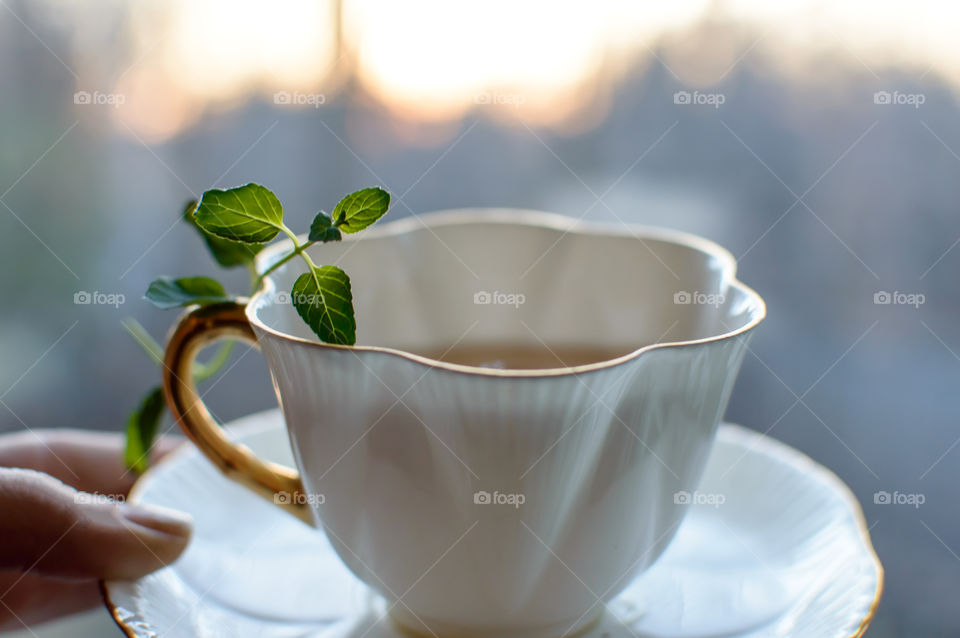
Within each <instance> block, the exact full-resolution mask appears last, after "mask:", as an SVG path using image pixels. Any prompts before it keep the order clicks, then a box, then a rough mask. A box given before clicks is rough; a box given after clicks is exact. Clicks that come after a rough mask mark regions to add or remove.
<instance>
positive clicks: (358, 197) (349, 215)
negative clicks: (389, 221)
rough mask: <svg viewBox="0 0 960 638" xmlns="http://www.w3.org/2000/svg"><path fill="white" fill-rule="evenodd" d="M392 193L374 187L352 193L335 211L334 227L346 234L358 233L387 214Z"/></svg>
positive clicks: (341, 201)
mask: <svg viewBox="0 0 960 638" xmlns="http://www.w3.org/2000/svg"><path fill="white" fill-rule="evenodd" d="M389 206H390V193H388V192H387V191H385V190H383V189H382V188H379V187H377V186H374V187H373V188H364V189H363V190H359V191H357V192H356V193H350V194H349V195H347V196H346V197H344V198H343V199H341V200H340V203H339V204H337V207H336V208H334V209H333V223H334V225H335V226H336V227H337V228H339V229H340V230H342V231H343V232H345V233H356V232H359V231H361V230H363V229H364V228H366V227H367V226H369V225H370V224H372V223H374V222H375V221H377V220H378V219H380V218H381V217H383V215H384V214H385V213H386V212H387V208H389Z"/></svg>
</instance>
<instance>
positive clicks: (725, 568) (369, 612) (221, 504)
mask: <svg viewBox="0 0 960 638" xmlns="http://www.w3.org/2000/svg"><path fill="white" fill-rule="evenodd" d="M231 431H232V433H233V435H234V436H235V437H236V438H237V440H239V441H241V442H243V443H245V444H247V445H248V446H250V447H251V448H252V449H253V450H254V451H256V452H257V453H258V454H261V455H263V456H264V457H266V458H270V459H273V460H276V461H280V462H285V463H290V462H292V455H291V451H290V449H289V445H288V443H287V439H286V436H285V433H284V424H283V421H282V418H281V416H280V414H279V412H277V411H272V412H267V413H262V414H259V415H253V416H250V417H247V418H245V419H242V420H241V421H240V422H238V423H237V424H236V427H233V428H231ZM689 498H690V501H691V503H692V504H691V506H690V513H689V515H688V516H687V517H686V518H685V519H684V520H683V522H682V523H681V524H679V526H678V527H679V529H678V530H677V533H676V538H675V539H674V541H673V543H672V544H671V545H670V547H669V548H668V549H667V550H666V552H665V553H664V554H663V556H661V557H660V559H659V560H658V561H657V562H656V563H655V564H654V565H653V566H652V567H651V568H650V569H649V570H648V571H646V572H645V573H644V574H642V575H641V576H639V577H633V578H631V579H629V581H628V582H627V584H626V587H625V588H624V590H623V591H622V592H621V593H619V594H618V595H616V596H614V597H613V598H612V599H611V600H610V601H609V602H608V603H607V604H606V605H603V606H602V609H603V610H604V611H603V615H602V616H601V618H600V620H599V624H597V625H595V626H593V627H592V628H589V629H588V630H587V631H586V633H585V634H582V635H583V636H585V637H586V638H628V637H632V638H638V637H639V638H706V637H708V636H727V637H730V638H783V637H788V636H789V637H793V638H824V637H835V638H846V637H848V636H859V635H860V634H861V633H862V631H864V630H865V629H866V626H867V623H868V622H869V619H870V617H871V616H872V614H873V611H874V609H875V606H876V604H877V602H878V600H879V597H880V591H881V587H882V579H883V572H882V568H881V566H880V564H879V562H878V560H877V558H876V555H875V554H874V552H873V549H872V547H871V545H870V540H869V537H868V534H867V531H866V529H865V526H864V524H863V519H862V514H861V512H860V508H859V505H858V504H857V503H856V501H855V499H854V498H853V496H852V495H851V494H850V492H849V490H848V489H847V488H846V487H845V486H844V485H843V484H842V483H841V482H840V481H839V479H837V478H836V476H835V475H833V474H832V473H830V472H829V471H827V470H825V469H824V468H822V467H821V466H819V465H817V464H816V463H814V462H813V461H811V460H810V459H809V458H807V457H805V456H803V455H802V454H800V453H798V452H796V451H795V450H793V449H791V448H789V447H788V446H786V445H784V444H782V443H778V442H776V441H775V440H773V439H770V438H768V437H764V436H762V435H759V434H756V433H754V432H751V431H749V430H746V429H743V428H740V427H738V426H732V425H723V426H721V427H720V429H719V433H718V435H717V441H716V445H715V446H714V447H713V450H712V452H711V453H710V457H709V459H708V461H707V462H706V469H705V472H704V475H703V477H702V479H701V481H700V484H699V486H698V488H697V489H696V490H695V491H694V492H692V493H691V494H690V497H689ZM131 500H132V501H138V502H147V503H155V504H158V505H164V506H167V507H173V508H177V509H180V510H184V511H187V512H189V513H190V514H191V515H192V516H193V517H194V520H195V524H196V531H195V536H194V539H193V541H192V543H191V545H190V547H189V548H188V550H187V552H186V553H185V554H184V555H183V556H182V557H181V558H180V560H178V561H177V562H176V563H175V564H174V565H172V566H170V567H169V568H166V569H164V570H162V571H160V572H157V573H154V574H152V575H150V576H147V577H145V578H143V579H141V580H139V581H136V582H109V583H105V585H104V591H105V594H106V597H107V605H108V608H109V609H110V611H111V613H112V614H113V615H114V617H115V619H116V620H117V622H118V623H119V624H120V626H121V628H122V629H123V630H124V631H125V632H126V633H127V634H128V635H129V636H134V637H137V638H156V637H158V636H162V637H163V638H221V637H223V638H227V637H230V638H236V637H238V636H263V637H265V638H293V637H295V636H296V637H302V638H307V637H310V638H400V637H401V635H402V634H401V633H399V632H398V629H397V628H396V626H395V625H394V624H393V623H392V622H391V621H390V620H389V618H388V617H387V616H386V608H387V607H388V606H389V603H388V602H387V601H386V600H385V599H383V598H381V597H380V596H379V595H377V594H376V593H375V592H374V591H372V590H371V589H370V588H369V587H368V586H366V585H364V584H363V583H362V582H361V581H359V580H358V579H357V578H356V577H355V576H354V575H353V574H352V573H351V572H350V570H348V569H347V568H346V567H345V566H344V565H343V563H342V562H341V560H340V559H339V557H338V555H337V552H336V551H335V550H334V548H333V546H332V545H331V543H330V542H329V540H328V539H327V538H326V537H325V536H324V535H322V534H318V533H317V532H316V531H315V530H313V529H311V528H309V527H308V526H306V525H303V524H302V523H301V522H299V521H298V520H296V519H295V518H293V517H291V516H289V515H287V514H286V513H284V512H282V511H280V510H279V509H277V508H275V507H273V506H272V505H271V504H269V503H267V502H265V501H263V500H262V499H260V498H259V497H257V496H255V495H254V494H252V493H251V492H249V491H247V490H245V489H244V488H242V487H240V486H238V485H237V484H235V483H233V482H231V481H230V480H228V479H227V478H225V477H224V476H223V475H222V474H221V473H220V472H218V471H217V470H216V469H215V468H214V467H213V466H212V465H211V464H210V463H209V462H208V461H207V460H206V459H204V458H203V457H202V456H201V455H200V453H199V452H198V451H197V450H196V449H193V448H192V447H190V446H184V447H183V448H181V449H180V450H179V451H178V452H176V453H174V454H173V455H172V457H171V458H170V459H169V460H168V461H166V462H164V463H162V464H160V465H159V466H157V467H156V468H154V469H152V470H150V471H149V472H148V473H147V474H146V475H144V477H143V478H141V480H140V481H139V482H138V484H137V485H136V486H135V488H134V490H133V493H132V495H131ZM618 567H619V568H620V569H621V570H622V571H624V572H627V571H630V567H631V566H630V565H629V563H628V561H627V560H624V561H622V562H621V563H620V565H618ZM601 593H602V592H597V597H595V599H594V600H595V602H596V598H599V597H600V594H601ZM598 604H599V603H598ZM503 635H504V636H509V635H510V634H509V633H505V634H503Z"/></svg>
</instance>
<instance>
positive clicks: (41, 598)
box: [0, 573, 103, 633]
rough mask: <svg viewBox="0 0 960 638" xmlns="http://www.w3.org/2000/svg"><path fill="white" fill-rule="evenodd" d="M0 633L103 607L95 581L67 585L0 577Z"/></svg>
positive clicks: (34, 577) (13, 575)
mask: <svg viewBox="0 0 960 638" xmlns="http://www.w3.org/2000/svg"><path fill="white" fill-rule="evenodd" d="M0 603H2V604H0V633H2V632H4V631H14V630H17V629H23V628H24V627H27V628H30V627H32V626H33V625H35V624H37V623H40V622H45V621H47V620H53V619H54V618H58V617H60V616H66V615H69V614H75V613H77V612H81V611H85V610H87V609H93V608H95V607H98V606H100V605H102V604H103V596H102V594H101V593H100V587H99V584H98V583H97V581H95V580H82V581H69V580H55V579H52V578H43V577H41V576H39V575H37V574H18V573H7V574H0Z"/></svg>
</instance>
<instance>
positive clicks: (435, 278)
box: [164, 210, 765, 638]
mask: <svg viewBox="0 0 960 638" xmlns="http://www.w3.org/2000/svg"><path fill="white" fill-rule="evenodd" d="M286 249H289V246H284V245H282V244H280V245H278V246H276V247H271V248H268V249H266V250H264V251H263V252H262V253H261V256H260V263H259V266H260V267H261V269H262V268H265V267H266V266H267V265H269V264H270V263H271V261H275V260H276V259H277V258H278V256H279V255H280V254H281V251H283V250H286ZM311 254H312V257H313V258H314V261H316V262H317V263H335V264H337V265H339V266H340V267H341V268H343V269H344V270H345V271H346V272H347V273H349V275H350V277H351V279H352V282H353V293H354V303H355V307H356V314H357V335H358V339H359V342H360V343H362V344H363V345H359V346H356V347H343V346H333V345H327V344H323V343H319V342H318V341H317V340H316V339H315V338H313V336H312V333H311V332H310V330H309V328H308V327H307V326H306V325H305V324H304V323H303V322H302V320H301V319H300V317H299V316H298V315H297V314H296V312H295V310H294V309H293V308H292V306H291V305H290V304H289V301H288V300H289V297H288V295H286V294H284V292H283V291H288V290H290V288H291V285H292V282H293V280H294V279H295V278H296V276H297V275H298V274H299V270H297V269H296V268H295V264H296V262H291V263H290V264H288V265H285V266H283V267H282V268H281V269H279V270H277V271H276V273H275V274H274V275H272V276H271V277H270V279H269V280H268V281H267V285H266V286H265V289H264V290H262V291H260V292H259V293H257V294H256V295H255V296H254V297H253V298H252V299H251V300H250V301H249V303H248V304H246V305H242V304H222V305H217V306H208V307H205V308H199V309H194V310H192V311H190V312H188V313H187V314H186V315H184V317H183V318H182V319H181V320H180V323H179V325H178V326H177V328H176V330H175V331H174V332H173V334H172V336H171V339H170V342H169V344H168V346H167V353H166V373H165V380H164V382H165V389H166V393H167V400H168V403H169V404H170V408H171V410H172V411H173V412H174V414H175V415H176V416H177V419H178V421H179V422H180V424H181V425H182V427H183V429H184V430H185V431H186V433H187V434H188V435H189V436H190V438H191V439H192V440H193V441H194V442H195V443H196V444H197V445H198V446H199V447H200V449H201V450H202V451H203V452H204V453H205V454H206V455H207V456H208V457H210V459H211V460H212V461H213V462H214V463H216V464H217V465H218V466H219V467H221V468H222V469H223V470H224V471H225V472H227V473H228V474H229V475H230V476H231V477H233V478H236V479H237V480H240V481H242V482H244V483H245V484H247V485H249V486H250V487H252V488H253V489H255V490H257V491H259V492H260V493H262V494H264V495H266V496H267V497H268V498H271V499H272V500H273V501H274V502H275V503H277V504H278V505H281V506H282V507H284V508H286V509H288V510H289V511H291V512H292V513H294V514H296V515H298V516H300V517H301V518H302V519H303V520H304V521H306V522H307V523H309V524H312V525H316V526H317V527H321V526H322V527H323V528H324V529H325V530H326V531H327V533H328V536H329V538H330V540H331V542H332V543H333V546H334V547H335V548H336V550H337V552H338V553H339V555H340V557H341V558H342V559H343V561H344V563H346V565H347V566H348V567H349V568H350V569H351V570H352V571H353V572H354V573H355V574H356V575H357V576H358V577H359V578H360V579H361V580H363V581H364V582H365V583H367V584H368V585H369V586H370V587H372V588H373V589H374V590H376V591H378V592H379V593H380V594H382V595H383V596H384V597H385V598H386V599H387V601H388V606H389V608H390V610H391V615H392V616H393V618H394V619H395V620H396V621H397V622H398V623H400V624H401V625H403V626H405V627H407V628H409V629H412V630H414V631H418V632H420V633H427V634H432V635H437V636H441V637H444V638H446V637H447V636H456V637H458V638H464V637H473V636H483V637H486V636H501V637H502V636H511V637H522V638H528V637H529V638H540V637H551V638H552V637H554V636H564V635H569V634H572V633H576V632H578V631H580V630H581V629H583V628H584V627H586V626H588V625H589V624H590V623H592V622H593V621H595V620H596V619H597V618H598V617H599V615H600V613H601V612H602V610H603V609H604V603H605V602H606V601H608V600H609V599H611V598H612V597H613V596H615V595H616V594H617V593H619V591H620V590H621V589H622V588H623V587H624V586H626V585H627V584H628V583H629V582H630V581H631V579H633V578H634V577H636V575H637V574H638V573H640V572H642V571H643V570H645V569H646V568H647V567H649V566H650V565H651V564H652V563H653V562H654V561H655V560H656V559H657V557H658V556H659V555H660V554H661V553H662V552H663V550H664V549H665V548H666V546H667V544H668V543H669V542H670V540H671V538H672V537H673V535H674V533H675V532H676V530H677V527H678V526H679V524H680V521H681V520H682V518H683V515H684V512H685V511H686V509H687V501H688V500H689V499H687V498H685V496H686V495H687V494H688V493H690V492H692V491H693V490H694V489H695V488H696V486H697V482H698V480H699V478H700V473H701V470H702V469H703V465H704V462H705V460H706V458H707V454H708V451H709V449H710V446H711V444H712V441H713V437H714V433H715V431H716V427H717V423H718V421H719V420H720V417H721V416H722V415H723V412H724V410H725V408H726V405H727V401H728V398H729V396H730V391H731V388H732V387H733V383H734V379H735V377H736V374H737V371H738V369H739V366H740V363H741V361H742V359H743V356H744V353H745V351H746V344H747V341H748V339H749V338H750V336H751V334H752V331H753V329H754V328H755V327H756V326H757V325H758V324H759V323H760V321H761V320H762V319H763V317H764V314H765V309H764V304H763V301H762V300H761V298H760V297H759V296H758V295H757V294H756V293H755V292H753V291H752V290H750V289H749V288H747V287H746V286H744V285H743V284H741V283H740V282H738V281H737V280H736V278H735V269H736V264H735V261H734V259H733V257H732V256H731V255H730V254H729V253H728V252H727V251H725V250H724V249H722V248H720V247H719V246H717V245H716V244H714V243H712V242H709V241H707V240H704V239H700V238H697V237H693V236H690V235H686V234H682V233H677V232H669V231H663V230H653V229H645V228H626V227H624V226H609V227H608V226H599V225H589V224H585V223H576V222H574V221H572V220H570V219H568V218H565V217H559V216H554V215H548V214H545V213H535V212H529V211H516V210H497V211H454V212H449V213H436V214H431V215H426V216H422V217H420V218H417V219H413V218H409V219H403V220H400V221H397V222H393V223H390V224H385V225H383V226H380V227H377V228H374V229H371V230H369V231H367V232H366V233H364V234H363V235H361V236H360V237H359V238H354V237H352V236H351V237H345V240H344V241H343V242H340V243H335V244H323V245H319V246H315V247H313V248H312V249H311ZM224 337H239V338H242V339H245V340H248V341H250V342H254V343H257V344H259V347H260V349H261V350H262V351H263V354H264V355H265V356H266V359H267V364H268V366H269V368H270V372H271V375H272V378H273V383H274V387H275V389H276V392H277V397H278V398H279V401H280V405H281V406H282V408H283V413H284V417H285V419H286V423H287V429H288V432H289V436H290V443H291V445H292V448H293V452H294V457H295V458H296V462H297V470H293V469H290V468H284V467H280V466H277V465H274V464H271V463H267V462H264V461H261V460H260V459H257V458H255V457H254V456H253V455H252V454H251V453H250V452H249V450H247V449H246V448H243V447H241V446H236V445H234V444H233V443H231V442H230V441H229V439H228V438H227V437H226V436H225V434H224V433H223V431H222V430H221V429H220V428H219V427H217V425H216V424H215V423H214V421H213V420H212V419H211V417H210V415H209V412H208V411H207V410H206V408H205V407H204V405H203V403H202V401H201V400H200V399H199V397H198V395H197V392H196V388H195V387H194V385H193V383H192V381H191V380H190V374H189V371H190V369H191V365H192V362H193V359H194V357H195V356H196V353H197V352H198V350H199V349H200V348H201V347H202V346H204V345H206V344H208V343H210V342H212V341H214V340H217V339H220V338H224ZM454 344H456V345H455V347H454V348H453V350H451V352H454V353H456V352H467V351H473V352H478V351H486V352H489V353H490V354H491V357H492V358H496V356H497V354H498V353H500V352H526V351H529V350H531V349H533V350H537V351H538V352H539V355H538V356H540V357H547V358H546V359H543V360H545V361H547V362H548V363H547V364H546V365H544V366H541V367H540V368H537V369H511V368H506V369H499V368H488V367H477V366H473V365H462V364H457V363H450V362H445V361H439V360H437V359H436V358H433V357H436V356H437V353H442V352H443V351H444V350H445V349H447V348H450V347H451V346H454ZM465 344H466V345H465ZM468 346H469V347H468ZM569 353H574V355H576V357H579V358H578V359H577V360H576V361H570V360H567V359H566V358H565V354H569ZM590 353H593V354H594V358H595V357H596V356H597V355H599V354H602V355H603V357H602V358H603V360H597V361H591V360H589V355H590ZM554 355H555V358H554ZM585 356H586V357H588V358H587V359H586V360H584V359H583V357H585ZM454 359H455V360H456V357H454ZM508 363H509V362H508ZM570 364H575V365H570Z"/></svg>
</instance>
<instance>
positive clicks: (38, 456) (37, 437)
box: [0, 429, 185, 497]
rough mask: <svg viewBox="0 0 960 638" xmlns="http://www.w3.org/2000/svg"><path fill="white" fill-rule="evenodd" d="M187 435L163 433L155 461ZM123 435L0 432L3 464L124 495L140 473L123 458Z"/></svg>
mask: <svg viewBox="0 0 960 638" xmlns="http://www.w3.org/2000/svg"><path fill="white" fill-rule="evenodd" d="M184 440H185V439H183V438H181V437H172V436H170V437H161V438H159V439H158V440H157V442H156V444H155V445H154V446H153V448H152V449H151V458H152V459H153V460H154V461H156V460H158V459H160V458H161V457H163V456H164V455H166V454H168V453H169V452H170V451H172V450H173V449H174V448H176V447H178V446H179V445H180V444H181V443H183V442H184ZM124 445H125V443H124V439H123V437H122V436H121V435H119V434H115V433H107V432H88V431H83V430H66V429H52V430H22V431H20V432H15V433H11V434H4V435H0V466H5V467H22V468H27V469H32V470H37V471H38V472H44V473H46V474H50V475H51V476H54V477H56V478H57V479H59V480H60V481H63V482H64V483H66V484H67V485H70V486H71V487H74V488H76V489H78V490H81V491H84V492H92V493H96V494H105V495H108V496H114V497H118V496H124V495H126V494H127V492H128V491H129V490H130V487H131V486H132V485H133V483H134V481H136V480H137V476H138V475H137V474H136V473H135V472H133V471H131V470H129V469H127V467H126V466H125V464H124V461H123V448H124Z"/></svg>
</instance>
